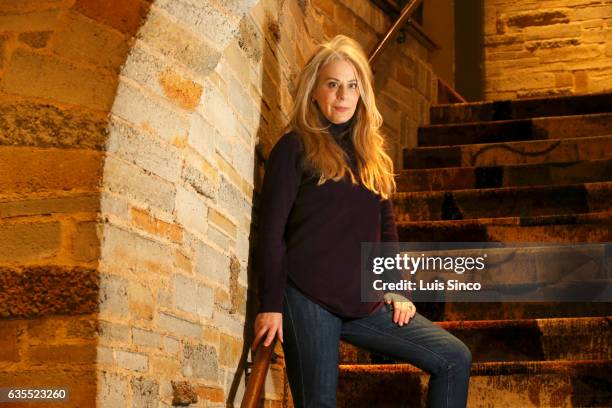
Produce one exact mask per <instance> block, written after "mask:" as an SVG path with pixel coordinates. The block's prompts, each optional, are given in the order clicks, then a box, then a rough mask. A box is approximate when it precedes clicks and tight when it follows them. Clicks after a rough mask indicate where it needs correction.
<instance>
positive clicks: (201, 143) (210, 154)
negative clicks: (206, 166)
mask: <svg viewBox="0 0 612 408" xmlns="http://www.w3.org/2000/svg"><path fill="white" fill-rule="evenodd" d="M204 116H205V115H204ZM190 120H191V126H190V129H189V145H190V146H192V147H193V148H194V149H195V150H196V151H197V152H198V153H199V154H200V155H202V157H204V159H205V160H207V161H208V162H209V163H214V160H215V139H216V138H218V137H220V135H219V134H218V132H217V130H216V129H215V128H214V127H212V126H211V125H210V123H209V122H208V118H206V119H205V118H204V117H203V115H202V114H200V113H198V112H196V113H194V114H193V115H191V116H190Z"/></svg>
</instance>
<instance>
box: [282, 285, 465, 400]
mask: <svg viewBox="0 0 612 408" xmlns="http://www.w3.org/2000/svg"><path fill="white" fill-rule="evenodd" d="M283 333H284V336H283V337H284V342H283V350H284V352H285V364H286V369H287V377H288V380H289V385H290V387H291V393H292V395H293V403H294V405H295V407H296V408H323V407H335V406H336V388H337V384H338V364H339V361H338V358H339V353H338V348H339V342H340V339H343V340H346V341H347V342H349V343H352V344H354V345H356V346H359V347H362V348H364V349H367V350H370V351H372V352H376V353H380V354H385V355H387V356H390V357H393V358H396V359H399V360H403V361H406V362H409V363H410V364H413V365H415V366H417V367H419V368H420V369H422V370H424V371H426V372H428V373H429V374H430V375H431V376H430V379H429V388H428V394H427V405H428V407H432V408H433V407H445V408H449V407H465V406H466V404H467V393H468V382H469V377H470V365H471V363H472V355H471V353H470V350H469V349H468V348H467V347H466V346H465V344H463V343H462V342H461V341H460V340H459V339H457V338H456V337H455V336H453V335H452V334H450V333H449V332H447V331H445V330H444V329H441V328H440V327H438V326H437V325H435V324H433V323H432V322H431V321H429V320H428V319H426V318H425V317H423V316H421V315H420V314H419V313H416V314H415V316H414V317H413V318H412V319H411V320H410V322H409V323H408V324H406V325H404V326H402V327H400V326H398V325H397V324H396V323H394V322H393V310H392V309H391V307H390V306H387V305H385V306H384V307H383V308H382V309H380V310H379V311H377V312H374V313H373V314H371V315H369V316H366V317H362V318H356V319H347V318H342V317H339V316H337V315H335V314H333V313H331V312H329V311H328V310H326V309H325V308H323V307H321V306H320V305H318V304H317V303H315V302H313V301H311V300H310V299H308V298H307V297H306V296H304V295H303V294H302V293H301V292H300V291H299V290H298V289H296V288H295V287H293V286H292V285H291V284H288V285H287V289H286V292H285V300H284V310H283Z"/></svg>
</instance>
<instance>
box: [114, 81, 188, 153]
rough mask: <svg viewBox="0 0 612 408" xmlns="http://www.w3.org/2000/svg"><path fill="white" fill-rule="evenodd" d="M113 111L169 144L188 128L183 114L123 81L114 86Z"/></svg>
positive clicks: (184, 136)
mask: <svg viewBox="0 0 612 408" xmlns="http://www.w3.org/2000/svg"><path fill="white" fill-rule="evenodd" d="M113 114H114V115H117V116H119V117H120V118H122V119H123V120H125V121H127V122H131V123H134V124H138V125H139V126H141V127H142V128H144V129H145V130H148V131H153V132H155V133H156V134H157V135H158V136H160V137H161V138H162V139H164V140H165V141H167V142H170V143H171V142H173V141H174V140H175V139H177V138H186V137H187V132H188V131H189V119H188V117H187V115H186V114H184V113H181V112H179V111H178V110H177V109H174V108H172V106H171V105H170V104H168V103H167V102H164V101H163V100H162V99H160V98H155V97H153V96H152V95H149V94H145V93H143V92H142V90H141V89H138V88H137V87H136V86H135V85H134V84H129V83H127V82H126V81H125V80H121V81H120V82H119V86H118V87H117V97H116V99H115V103H114V105H113Z"/></svg>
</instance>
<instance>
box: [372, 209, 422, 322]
mask: <svg viewBox="0 0 612 408" xmlns="http://www.w3.org/2000/svg"><path fill="white" fill-rule="evenodd" d="M380 231H381V239H380V240H381V241H382V242H383V243H385V242H386V243H387V244H383V245H385V246H389V247H388V248H387V247H386V248H385V251H384V252H390V253H391V255H392V256H395V254H396V253H399V250H400V247H399V243H398V241H399V236H398V233H397V225H396V224H395V214H394V211H393V202H392V201H391V199H390V198H389V199H386V200H382V201H381V203H380ZM389 243H392V244H389ZM391 275H392V278H393V280H396V281H399V279H401V278H402V276H401V273H400V272H399V271H392V274H391ZM409 299H412V297H411V296H410V292H407V291H401V292H393V293H386V294H385V302H386V303H392V304H393V310H394V313H393V321H394V322H395V323H397V324H398V325H399V326H403V325H404V324H407V323H408V322H409V321H410V319H411V318H412V317H414V315H415V313H416V307H415V306H414V304H413V303H412V301H411V300H409Z"/></svg>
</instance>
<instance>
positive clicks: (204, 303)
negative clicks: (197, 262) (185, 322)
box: [174, 274, 214, 319]
mask: <svg viewBox="0 0 612 408" xmlns="http://www.w3.org/2000/svg"><path fill="white" fill-rule="evenodd" d="M213 301H214V297H213V290H212V288H211V287H209V286H206V285H205V284H203V283H201V282H198V281H196V280H194V279H192V278H189V277H186V276H183V275H178V274H177V275H176V276H175V277H174V303H175V304H176V307H177V308H178V309H179V310H182V311H184V312H187V313H192V314H195V315H197V316H198V317H200V318H203V319H209V318H211V317H212V310H213Z"/></svg>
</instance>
